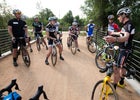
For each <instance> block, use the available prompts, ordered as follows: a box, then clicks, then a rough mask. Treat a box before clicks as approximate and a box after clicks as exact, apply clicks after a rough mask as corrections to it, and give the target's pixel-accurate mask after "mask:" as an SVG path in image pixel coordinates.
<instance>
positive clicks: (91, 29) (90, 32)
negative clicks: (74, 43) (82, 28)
mask: <svg viewBox="0 0 140 100" xmlns="http://www.w3.org/2000/svg"><path fill="white" fill-rule="evenodd" d="M94 27H95V24H94V23H93V20H92V19H90V20H89V24H88V25H87V26H86V32H87V39H88V40H89V41H90V39H91V37H93V34H94Z"/></svg>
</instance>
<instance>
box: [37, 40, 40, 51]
mask: <svg viewBox="0 0 140 100" xmlns="http://www.w3.org/2000/svg"><path fill="white" fill-rule="evenodd" d="M39 41H40V40H38V42H37V40H36V47H37V50H38V51H40V50H41V46H40V43H39Z"/></svg>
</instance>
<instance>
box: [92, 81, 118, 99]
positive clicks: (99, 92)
mask: <svg viewBox="0 0 140 100" xmlns="http://www.w3.org/2000/svg"><path fill="white" fill-rule="evenodd" d="M91 100H119V98H118V95H117V93H116V90H115V89H114V87H113V85H112V84H111V83H110V82H106V83H105V84H104V81H103V80H100V81H98V82H97V83H96V84H95V86H94V88H93V91H92V95H91Z"/></svg>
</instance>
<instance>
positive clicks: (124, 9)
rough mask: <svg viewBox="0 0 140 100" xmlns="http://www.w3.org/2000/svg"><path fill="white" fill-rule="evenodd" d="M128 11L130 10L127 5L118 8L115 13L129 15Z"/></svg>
mask: <svg viewBox="0 0 140 100" xmlns="http://www.w3.org/2000/svg"><path fill="white" fill-rule="evenodd" d="M130 13H131V10H130V9H129V8H128V7H125V8H121V9H119V10H118V12H117V15H122V14H126V15H129V14H130Z"/></svg>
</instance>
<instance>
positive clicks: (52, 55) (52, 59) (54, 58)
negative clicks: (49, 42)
mask: <svg viewBox="0 0 140 100" xmlns="http://www.w3.org/2000/svg"><path fill="white" fill-rule="evenodd" d="M51 61H52V65H53V66H55V65H56V62H57V49H56V47H55V46H53V48H52V54H51Z"/></svg>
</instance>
